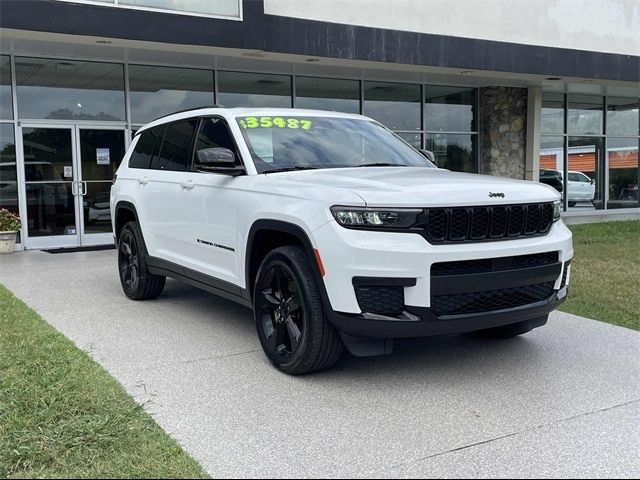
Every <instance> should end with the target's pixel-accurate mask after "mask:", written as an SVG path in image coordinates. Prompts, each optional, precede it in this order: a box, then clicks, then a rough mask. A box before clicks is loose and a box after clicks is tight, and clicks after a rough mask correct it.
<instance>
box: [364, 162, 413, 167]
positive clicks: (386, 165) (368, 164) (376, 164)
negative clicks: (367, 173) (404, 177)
mask: <svg viewBox="0 0 640 480" xmlns="http://www.w3.org/2000/svg"><path fill="white" fill-rule="evenodd" d="M358 167H406V165H398V164H397V163H365V164H363V165H358Z"/></svg>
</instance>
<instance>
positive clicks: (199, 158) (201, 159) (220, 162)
mask: <svg viewBox="0 0 640 480" xmlns="http://www.w3.org/2000/svg"><path fill="white" fill-rule="evenodd" d="M195 168H196V169H197V170H200V171H203V172H218V173H227V174H230V175H240V174H241V173H244V171H245V170H244V167H242V166H236V156H235V154H234V153H233V152H232V151H231V150H229V149H228V148H203V149H202V150H198V151H197V152H196V161H195Z"/></svg>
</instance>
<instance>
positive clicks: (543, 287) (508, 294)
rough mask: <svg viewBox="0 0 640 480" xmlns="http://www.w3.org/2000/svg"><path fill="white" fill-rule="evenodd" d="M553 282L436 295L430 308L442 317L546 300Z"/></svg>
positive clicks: (513, 306)
mask: <svg viewBox="0 0 640 480" xmlns="http://www.w3.org/2000/svg"><path fill="white" fill-rule="evenodd" d="M553 283H554V282H545V283H539V284H535V285H526V286H523V287H515V288H505V289H501V290H486V291H482V292H469V293H459V294H454V295H436V296H432V297H431V310H432V311H433V313H434V314H435V315H436V316H438V317H442V316H445V315H463V314H473V313H482V312H490V311H494V310H503V309H506V308H515V307H520V306H524V305H528V304H531V303H536V302H541V301H544V300H548V299H549V298H550V297H551V295H552V294H553Z"/></svg>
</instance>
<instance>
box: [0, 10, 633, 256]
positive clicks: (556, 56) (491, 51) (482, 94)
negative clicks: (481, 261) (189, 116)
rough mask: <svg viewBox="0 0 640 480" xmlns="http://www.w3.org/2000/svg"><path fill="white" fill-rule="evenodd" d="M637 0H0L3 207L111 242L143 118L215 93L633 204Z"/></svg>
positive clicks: (596, 210)
mask: <svg viewBox="0 0 640 480" xmlns="http://www.w3.org/2000/svg"><path fill="white" fill-rule="evenodd" d="M639 32H640V3H638V2H637V1H636V0H602V1H589V0H584V1H577V0H493V1H490V2H488V1H481V0H430V1H422V0H394V1H390V0H322V1H320V0H87V1H81V0H0V208H7V209H9V210H12V211H14V212H16V213H19V214H20V216H21V218H22V221H23V228H22V231H21V232H20V243H19V248H26V249H38V248H59V247H76V246H91V245H101V244H108V243H111V242H113V236H112V233H111V224H110V219H109V210H108V207H109V189H110V186H111V181H112V177H113V174H114V172H115V170H116V168H117V166H118V164H119V162H120V161H121V159H122V156H123V154H124V152H125V149H126V148H127V146H128V144H129V143H130V141H131V138H132V136H133V135H134V134H135V132H136V130H137V129H138V128H139V127H140V126H142V125H144V124H145V123H147V122H149V121H151V120H153V119H155V118H158V117H160V116H162V115H165V114H168V113H171V112H175V111H179V110H185V109H188V108H193V107H201V106H208V105H214V104H218V105H223V106H228V107H235V106H265V107H294V108H313V109H324V110H336V111H342V112H352V113H362V114H364V115H367V116H369V117H372V118H374V119H376V120H378V121H380V122H381V123H383V124H384V125H386V126H387V127H389V128H390V129H392V130H393V131H395V132H397V134H398V135H399V136H401V137H402V138H404V139H405V140H406V141H407V142H409V143H411V144H412V145H414V146H416V147H418V148H426V149H429V150H432V151H433V152H434V154H435V158H436V161H437V164H438V166H440V167H443V168H447V169H450V170H456V171H464V172H478V173H485V174H490V175H499V176H508V177H514V178H520V179H528V180H533V181H542V182H544V183H547V184H549V185H552V186H554V187H555V188H557V189H558V190H561V191H562V192H563V201H564V210H565V215H567V216H581V215H582V216H586V215H588V216H591V217H596V218H600V217H616V216H623V215H624V216H627V217H629V216H637V217H640V198H639V193H638V185H639V183H640V181H639V180H640V168H639V164H638V146H639V139H640V109H639V105H640V33H639Z"/></svg>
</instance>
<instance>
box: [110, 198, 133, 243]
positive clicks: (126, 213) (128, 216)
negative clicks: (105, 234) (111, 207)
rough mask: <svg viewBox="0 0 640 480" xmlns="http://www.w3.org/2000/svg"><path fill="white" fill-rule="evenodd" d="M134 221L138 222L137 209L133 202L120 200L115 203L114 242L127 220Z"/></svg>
mask: <svg viewBox="0 0 640 480" xmlns="http://www.w3.org/2000/svg"><path fill="white" fill-rule="evenodd" d="M131 221H136V222H138V224H140V221H139V219H138V211H137V210H136V207H135V205H134V204H133V203H131V202H127V201H124V200H122V201H120V202H118V203H117V204H116V208H115V219H114V222H113V227H114V230H113V235H114V236H115V238H116V242H117V240H118V237H119V236H120V232H121V231H122V228H123V227H124V226H125V225H126V224H127V223H129V222H131Z"/></svg>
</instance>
